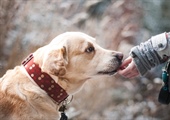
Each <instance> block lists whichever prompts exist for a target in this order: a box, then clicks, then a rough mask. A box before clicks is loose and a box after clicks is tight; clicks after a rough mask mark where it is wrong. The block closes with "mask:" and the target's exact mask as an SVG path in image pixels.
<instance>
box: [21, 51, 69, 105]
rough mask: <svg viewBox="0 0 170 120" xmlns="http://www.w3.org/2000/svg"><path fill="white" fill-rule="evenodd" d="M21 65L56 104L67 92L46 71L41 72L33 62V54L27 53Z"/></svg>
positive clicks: (65, 96) (62, 99)
mask: <svg viewBox="0 0 170 120" xmlns="http://www.w3.org/2000/svg"><path fill="white" fill-rule="evenodd" d="M22 65H23V66H24V68H25V69H26V71H27V73H28V74H29V76H30V77H31V78H32V79H33V80H34V81H35V83H36V84H37V85H38V86H39V87H40V88H41V89H43V90H44V91H45V92H46V93H47V94H48V95H49V96H50V97H51V98H52V99H53V100H54V101H56V102H57V104H60V103H61V102H62V101H64V100H65V99H66V98H67V97H68V94H67V93H66V91H65V90H64V89H63V88H62V87H61V86H59V84H57V83H56V82H55V81H54V80H53V79H52V78H51V77H50V76H49V75H48V74H47V73H45V72H42V71H41V68H40V67H39V65H38V64H36V63H34V56H33V54H31V55H29V56H28V57H27V58H26V59H25V60H24V61H23V62H22Z"/></svg>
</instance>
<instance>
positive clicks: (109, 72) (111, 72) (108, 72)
mask: <svg viewBox="0 0 170 120" xmlns="http://www.w3.org/2000/svg"><path fill="white" fill-rule="evenodd" d="M116 72H117V70H113V71H100V72H98V74H102V75H114V74H115V73H116Z"/></svg>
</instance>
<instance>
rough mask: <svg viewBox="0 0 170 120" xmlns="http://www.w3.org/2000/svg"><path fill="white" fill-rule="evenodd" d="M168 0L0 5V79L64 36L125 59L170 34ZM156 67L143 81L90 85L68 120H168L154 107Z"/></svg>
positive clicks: (9, 1)
mask: <svg viewBox="0 0 170 120" xmlns="http://www.w3.org/2000/svg"><path fill="white" fill-rule="evenodd" d="M169 19H170V1H169V0H1V1H0V76H2V75H3V74H4V73H5V72H6V70H7V69H12V68H13V67H14V66H16V65H20V63H21V61H22V60H23V59H24V58H25V57H26V56H27V55H28V54H29V53H31V52H33V51H35V50H36V49H37V48H39V47H41V46H43V45H45V44H48V43H49V42H50V41H51V40H52V39H53V38H54V37H56V36H57V35H59V34H61V33H63V32H66V31H81V32H84V33H86V34H89V35H90V36H93V37H95V38H96V39H97V43H99V44H100V45H101V46H102V47H104V48H107V49H111V50H117V51H121V52H123V53H124V58H126V57H127V56H128V54H129V51H130V49H131V48H132V47H133V46H135V45H138V44H139V43H141V42H144V41H146V40H148V39H149V38H150V37H151V36H153V35H156V34H159V33H162V32H165V31H167V32H168V31H170V22H169ZM162 66H163V65H160V66H158V67H156V68H154V69H152V70H151V71H150V72H148V74H147V75H146V76H144V77H139V78H135V79H125V78H123V77H121V76H119V75H115V76H109V77H107V78H102V79H101V78H100V79H96V80H93V81H88V82H86V84H85V85H84V87H83V89H82V90H81V91H80V92H78V93H77V94H76V95H74V99H73V101H72V102H71V103H70V104H69V107H68V110H67V115H68V116H69V118H70V120H170V114H169V112H170V108H169V105H162V104H160V103H159V102H158V100H157V98H158V94H159V90H160V88H161V86H162V82H161V79H160V77H161V69H162Z"/></svg>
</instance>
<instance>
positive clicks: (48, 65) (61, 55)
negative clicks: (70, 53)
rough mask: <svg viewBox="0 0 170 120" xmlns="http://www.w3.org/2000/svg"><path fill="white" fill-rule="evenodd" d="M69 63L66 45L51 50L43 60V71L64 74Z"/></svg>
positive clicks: (56, 74)
mask: <svg viewBox="0 0 170 120" xmlns="http://www.w3.org/2000/svg"><path fill="white" fill-rule="evenodd" d="M67 64H68V57H67V50H66V47H65V46H63V47H62V48H59V49H55V50H51V51H50V52H49V53H48V54H47V55H46V57H45V60H43V64H42V71H43V72H46V73H48V74H52V75H55V76H63V75H64V74H65V73H66V65H67Z"/></svg>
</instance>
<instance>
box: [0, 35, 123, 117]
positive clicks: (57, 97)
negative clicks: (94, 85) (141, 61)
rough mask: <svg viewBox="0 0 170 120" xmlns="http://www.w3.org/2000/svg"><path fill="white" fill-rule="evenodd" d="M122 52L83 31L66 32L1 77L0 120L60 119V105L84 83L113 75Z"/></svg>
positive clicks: (120, 59) (117, 67)
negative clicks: (100, 43) (108, 46)
mask: <svg viewBox="0 0 170 120" xmlns="http://www.w3.org/2000/svg"><path fill="white" fill-rule="evenodd" d="M122 58H123V54H122V53H121V52H117V51H111V50H107V49H104V48H102V47H100V46H99V45H98V44H97V43H96V40H95V39H94V38H93V37H91V36H89V35H87V34H85V33H81V32H66V33H63V34H61V35H59V36H57V37H55V38H54V39H53V40H52V41H51V42H50V43H49V44H48V45H45V46H43V47H41V48H39V49H37V50H36V51H35V52H34V53H32V54H30V55H29V56H28V57H27V58H26V59H25V60H24V61H23V62H22V65H20V66H16V67H15V68H14V69H12V70H8V71H7V72H6V74H5V75H4V76H3V77H2V78H0V120H58V119H59V117H60V115H59V112H58V107H59V106H60V105H61V104H62V102H63V101H64V100H65V99H66V98H67V97H68V96H69V95H73V94H75V93H76V92H77V91H79V90H80V88H81V87H82V86H83V84H84V83H85V82H86V81H87V80H90V79H94V78H95V77H97V76H103V75H113V74H115V73H116V71H117V70H118V69H119V67H120V65H121V61H122Z"/></svg>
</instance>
